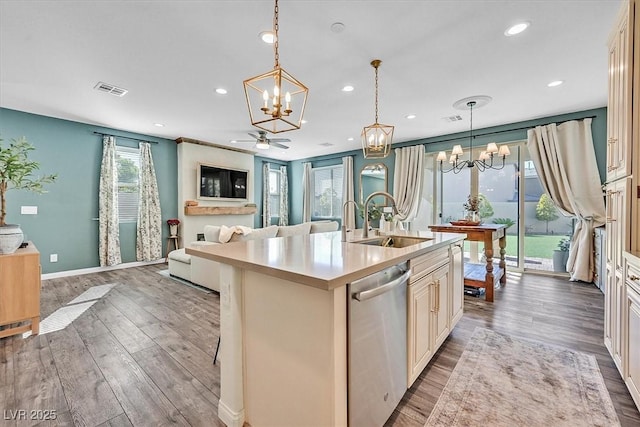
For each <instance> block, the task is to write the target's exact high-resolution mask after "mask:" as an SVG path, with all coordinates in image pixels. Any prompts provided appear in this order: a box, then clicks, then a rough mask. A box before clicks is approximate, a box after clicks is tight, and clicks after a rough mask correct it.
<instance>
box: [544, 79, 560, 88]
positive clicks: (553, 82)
mask: <svg viewBox="0 0 640 427" xmlns="http://www.w3.org/2000/svg"><path fill="white" fill-rule="evenodd" d="M562 83H564V82H563V81H562V80H554V81H552V82H550V83H549V84H547V86H549V87H556V86H560V85H561V84H562Z"/></svg>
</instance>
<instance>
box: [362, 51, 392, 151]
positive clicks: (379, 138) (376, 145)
mask: <svg viewBox="0 0 640 427" xmlns="http://www.w3.org/2000/svg"><path fill="white" fill-rule="evenodd" d="M381 63H382V61H381V60H379V59H374V60H373V61H371V66H372V67H373V68H374V69H375V73H376V122H375V123H374V124H372V125H369V126H365V127H364V129H362V153H363V154H364V158H365V159H383V158H385V157H387V156H388V155H389V153H390V152H391V142H392V140H393V126H391V125H383V124H380V123H378V67H380V64H381Z"/></svg>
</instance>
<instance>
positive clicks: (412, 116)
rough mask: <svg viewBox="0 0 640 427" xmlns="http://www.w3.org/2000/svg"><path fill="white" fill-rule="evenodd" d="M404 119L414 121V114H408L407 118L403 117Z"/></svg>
mask: <svg viewBox="0 0 640 427" xmlns="http://www.w3.org/2000/svg"><path fill="white" fill-rule="evenodd" d="M404 118H405V119H409V120H411V119H415V118H416V115H415V114H409V115H407V116H404Z"/></svg>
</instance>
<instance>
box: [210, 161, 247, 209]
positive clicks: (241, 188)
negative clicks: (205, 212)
mask: <svg viewBox="0 0 640 427" xmlns="http://www.w3.org/2000/svg"><path fill="white" fill-rule="evenodd" d="M248 178H249V171H247V170H242V169H232V168H227V167H222V166H215V165H209V164H206V163H198V199H204V200H247V184H248V182H249V180H248Z"/></svg>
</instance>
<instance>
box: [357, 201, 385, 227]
mask: <svg viewBox="0 0 640 427" xmlns="http://www.w3.org/2000/svg"><path fill="white" fill-rule="evenodd" d="M358 215H360V218H364V205H363V204H362V203H359V204H358ZM367 216H368V217H369V225H370V226H371V227H373V228H376V227H377V226H378V225H379V223H380V218H381V217H382V206H378V205H377V204H376V203H375V202H373V203H370V204H369V211H368V212H367Z"/></svg>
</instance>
